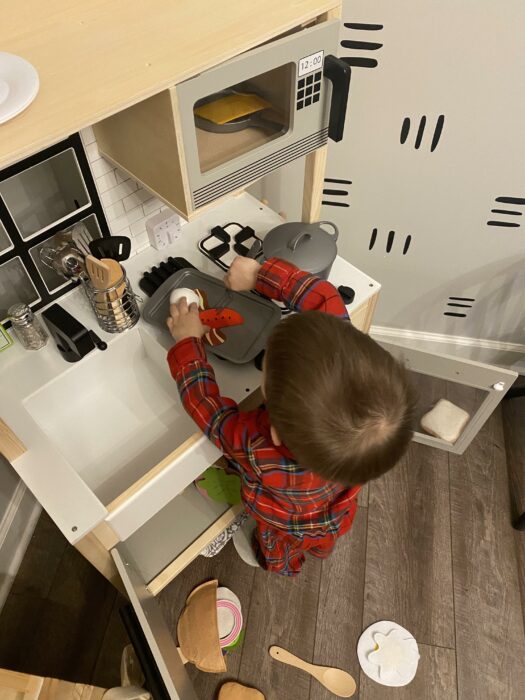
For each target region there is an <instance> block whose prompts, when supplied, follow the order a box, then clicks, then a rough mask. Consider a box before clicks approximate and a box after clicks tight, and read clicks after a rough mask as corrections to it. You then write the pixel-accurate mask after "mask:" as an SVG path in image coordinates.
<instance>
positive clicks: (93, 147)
mask: <svg viewBox="0 0 525 700" xmlns="http://www.w3.org/2000/svg"><path fill="white" fill-rule="evenodd" d="M85 151H86V155H87V157H88V160H89V162H90V163H92V162H93V161H95V160H97V159H98V158H100V153H99V152H98V146H97V142H96V141H93V143H90V144H89V146H86V147H85Z"/></svg>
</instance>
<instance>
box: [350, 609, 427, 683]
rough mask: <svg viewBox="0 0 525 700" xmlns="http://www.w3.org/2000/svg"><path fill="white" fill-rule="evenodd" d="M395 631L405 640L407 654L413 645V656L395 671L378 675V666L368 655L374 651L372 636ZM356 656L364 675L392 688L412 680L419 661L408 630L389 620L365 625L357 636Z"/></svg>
mask: <svg viewBox="0 0 525 700" xmlns="http://www.w3.org/2000/svg"><path fill="white" fill-rule="evenodd" d="M393 630H395V631H397V632H398V633H400V634H399V635H398V636H402V637H403V639H405V640H406V641H407V647H410V649H408V654H407V656H409V655H410V651H411V649H413V648H414V647H415V654H416V655H415V658H413V659H411V660H410V661H407V662H406V663H405V664H403V666H402V667H400V668H398V669H396V672H395V673H392V674H389V675H383V677H380V673H379V671H380V669H379V666H378V665H377V664H375V663H373V662H372V661H369V659H368V656H369V654H371V652H373V651H375V648H376V642H375V640H374V636H375V635H376V634H377V633H378V632H379V633H380V634H384V635H388V633H389V632H391V631H393ZM357 657H358V659H359V663H360V665H361V668H362V669H363V671H364V672H365V673H366V675H367V676H368V677H369V678H371V679H372V680H373V681H376V683H380V684H381V685H387V686H390V687H393V688H398V687H400V686H403V685H408V684H409V683H410V681H412V680H413V678H414V676H415V675H416V671H417V666H418V662H419V652H418V651H417V642H416V640H415V639H414V637H413V636H412V635H411V634H410V632H409V631H408V630H406V629H405V628H404V627H401V625H398V624H397V622H391V621H390V620H381V621H380V622H374V624H373V625H370V627H367V628H366V630H365V631H364V632H363V634H362V635H361V636H360V637H359V641H358V642H357Z"/></svg>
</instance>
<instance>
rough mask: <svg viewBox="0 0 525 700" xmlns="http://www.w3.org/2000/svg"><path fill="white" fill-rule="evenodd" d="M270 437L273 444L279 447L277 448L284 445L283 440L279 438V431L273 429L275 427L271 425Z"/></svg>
mask: <svg viewBox="0 0 525 700" xmlns="http://www.w3.org/2000/svg"><path fill="white" fill-rule="evenodd" d="M270 435H271V436H272V442H273V444H274V445H277V447H279V445H281V444H282V442H281V438H280V437H279V433H278V432H277V430H276V429H275V428H274V427H273V425H270Z"/></svg>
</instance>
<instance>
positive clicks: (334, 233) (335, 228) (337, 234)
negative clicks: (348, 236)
mask: <svg viewBox="0 0 525 700" xmlns="http://www.w3.org/2000/svg"><path fill="white" fill-rule="evenodd" d="M317 223H318V225H319V226H322V224H328V226H331V227H332V228H333V229H334V232H333V233H332V236H333V237H334V241H336V240H337V239H338V238H339V229H338V228H337V226H336V225H335V224H334V222H333V221H318V222H317Z"/></svg>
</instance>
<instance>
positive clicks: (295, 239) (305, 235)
mask: <svg viewBox="0 0 525 700" xmlns="http://www.w3.org/2000/svg"><path fill="white" fill-rule="evenodd" d="M311 237H312V236H311V235H310V234H309V233H307V232H306V231H301V232H300V233H298V234H297V236H294V237H293V238H292V239H291V240H290V241H288V243H287V248H289V249H290V250H293V251H295V249H296V248H297V246H298V245H299V243H300V242H301V241H302V240H303V238H305V239H309V238H311Z"/></svg>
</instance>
